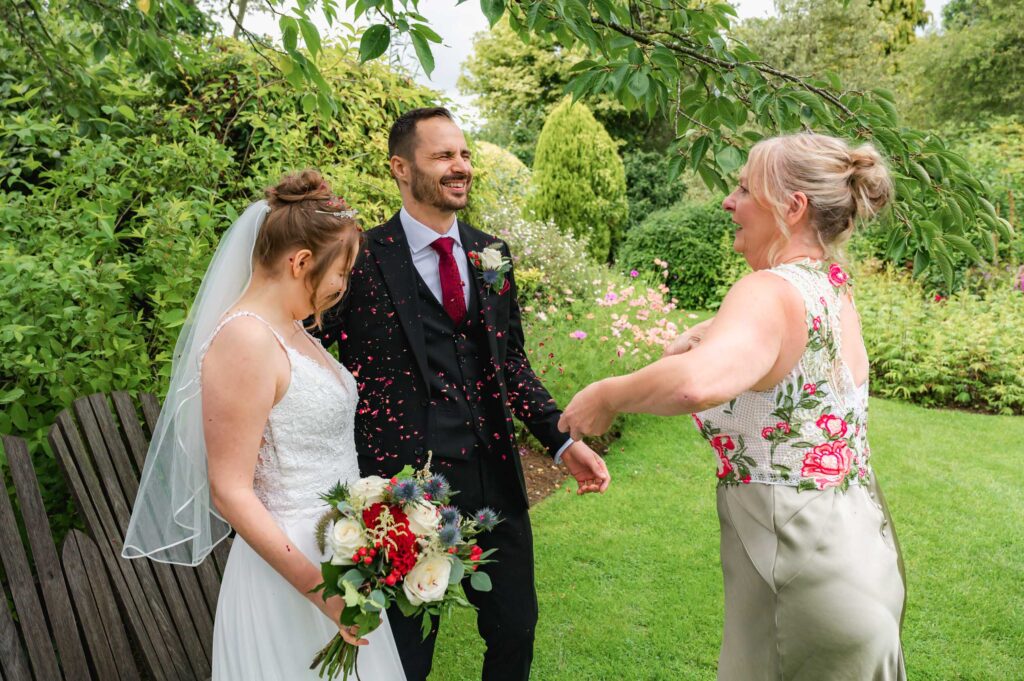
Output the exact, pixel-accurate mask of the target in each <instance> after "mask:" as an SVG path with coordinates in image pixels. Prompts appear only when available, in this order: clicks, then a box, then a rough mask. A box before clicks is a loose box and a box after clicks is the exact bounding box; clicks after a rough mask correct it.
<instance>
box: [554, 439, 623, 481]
mask: <svg viewBox="0 0 1024 681" xmlns="http://www.w3.org/2000/svg"><path fill="white" fill-rule="evenodd" d="M562 463H564V464H565V467H566V468H567V469H569V474H570V475H572V477H574V478H576V484H577V490H576V494H588V493H591V492H599V493H603V492H604V491H605V490H606V489H608V483H610V482H611V481H612V476H611V474H610V473H609V472H608V467H607V466H605V465H604V460H603V459H602V458H601V457H600V456H598V454H597V452H595V451H594V450H593V449H591V448H590V447H588V446H587V445H586V444H585V443H583V442H573V443H572V444H571V445H569V447H568V448H567V449H566V450H565V451H564V452H562Z"/></svg>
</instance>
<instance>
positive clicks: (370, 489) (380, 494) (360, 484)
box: [348, 475, 390, 508]
mask: <svg viewBox="0 0 1024 681" xmlns="http://www.w3.org/2000/svg"><path fill="white" fill-rule="evenodd" d="M389 482H390V481H389V480H386V479H384V478H382V477H380V476H378V475H369V476H367V477H365V478H360V479H359V480H356V482H355V484H353V485H352V487H351V488H350V489H349V491H348V502H349V503H350V504H352V506H353V507H354V508H366V507H367V506H370V505H371V504H376V503H377V502H379V501H383V500H384V490H385V489H386V488H387V486H388V484H389Z"/></svg>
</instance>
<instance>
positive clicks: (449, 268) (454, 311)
mask: <svg viewBox="0 0 1024 681" xmlns="http://www.w3.org/2000/svg"><path fill="white" fill-rule="evenodd" d="M454 245H455V239H453V238H451V237H450V236H443V237H441V238H440V239H436V240H434V242H433V243H431V244H430V247H431V248H433V249H434V250H435V251H437V254H438V255H439V256H441V260H440V261H439V262H438V263H437V272H438V274H440V275H441V301H442V303H443V304H444V311H445V312H447V313H448V316H449V317H451V318H452V321H453V322H455V326H458V325H459V324H461V323H462V320H463V319H465V318H466V296H465V294H464V293H463V291H462V276H461V275H460V274H459V266H458V265H457V264H456V263H455V258H454V257H452V247H453V246H454Z"/></svg>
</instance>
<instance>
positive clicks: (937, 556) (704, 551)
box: [431, 362, 1024, 681]
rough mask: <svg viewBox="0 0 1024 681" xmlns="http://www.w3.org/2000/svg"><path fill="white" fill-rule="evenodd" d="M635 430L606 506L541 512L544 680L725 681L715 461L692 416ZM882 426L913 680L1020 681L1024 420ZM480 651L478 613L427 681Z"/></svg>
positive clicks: (471, 662)
mask: <svg viewBox="0 0 1024 681" xmlns="http://www.w3.org/2000/svg"><path fill="white" fill-rule="evenodd" d="M574 364H576V362H574ZM624 425H625V427H624V435H623V438H622V439H621V440H620V441H619V442H618V443H616V444H615V446H614V447H613V449H612V451H611V454H610V456H609V459H608V463H609V467H610V469H611V472H612V475H613V486H612V487H611V489H610V490H609V492H608V493H607V494H606V495H605V496H604V497H584V498H578V497H576V495H575V494H570V493H568V492H567V491H560V492H557V493H556V494H555V495H554V496H553V497H551V498H549V499H548V500H546V501H544V502H542V503H541V504H540V505H539V506H537V507H536V508H535V509H534V511H533V522H534V532H535V536H536V562H537V588H538V594H539V599H540V611H541V617H540V622H539V625H538V631H537V644H536V656H535V660H534V666H533V675H532V678H533V679H536V680H537V681H548V680H561V679H572V680H577V679H579V680H582V679H594V680H597V679H616V680H619V679H622V680H632V679H636V680H651V681H653V680H665V681H669V680H672V681H679V680H689V679H695V680H696V679H714V678H715V668H716V660H717V656H718V647H719V645H720V641H721V638H720V637H721V620H722V587H721V574H720V567H719V559H718V522H717V518H716V515H715V506H714V498H715V489H714V488H715V485H714V477H713V474H712V471H713V467H714V466H713V461H712V457H711V453H710V450H709V449H708V448H707V445H706V444H704V443H703V442H701V441H700V440H699V439H698V437H697V434H696V432H695V431H694V429H693V427H692V426H691V425H690V423H689V420H688V419H685V418H674V419H662V418H656V417H646V416H641V417H632V418H630V419H629V420H627V421H626V422H625V424H624ZM870 428H871V442H872V448H873V451H874V455H873V456H874V461H875V465H876V469H877V470H878V472H879V475H880V480H881V482H882V485H883V488H884V489H885V491H886V493H887V496H888V498H889V504H890V507H891V509H892V512H893V516H894V521H895V523H896V528H897V530H898V532H899V536H900V540H901V542H902V544H903V554H904V558H905V560H906V566H907V576H908V582H909V594H910V600H909V605H908V611H907V615H906V621H905V627H904V647H905V652H906V657H907V668H908V673H909V676H910V678H911V679H914V680H916V679H920V680H933V679H934V680H940V679H941V680H943V681H945V680H951V679H972V680H973V679H979V680H980V679H993V680H996V679H998V680H1004V679H1021V678H1024V562H1022V556H1024V524H1022V522H1021V520H1022V518H1024V492H1022V491H1021V485H1020V476H1019V472H1020V470H1021V465H1020V461H1021V449H1022V445H1021V444H1020V443H1022V442H1024V418H1020V417H997V416H987V415H978V414H966V413H958V412H945V411H930V410H926V409H922V408H920V407H915V406H911V405H906V404H902V403H898V402H891V401H884V400H874V401H873V402H872V413H871V421H870ZM851 567H852V566H851ZM482 651H483V644H482V642H481V641H480V639H479V638H478V636H477V635H476V630H475V626H474V621H473V615H472V614H469V613H466V614H460V616H458V617H456V618H455V619H453V620H452V621H450V622H447V623H446V624H445V626H444V627H443V629H442V634H441V638H440V642H439V649H438V654H437V657H436V659H435V665H434V668H435V670H436V671H435V672H434V674H433V675H432V677H431V678H432V679H434V680H435V681H466V680H467V679H474V678H479V672H480V661H481V657H482Z"/></svg>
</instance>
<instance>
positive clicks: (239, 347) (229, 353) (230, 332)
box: [203, 316, 288, 381]
mask: <svg viewBox="0 0 1024 681" xmlns="http://www.w3.org/2000/svg"><path fill="white" fill-rule="evenodd" d="M287 367H288V358H287V356H286V355H285V353H284V350H283V348H282V347H281V344H280V342H279V341H278V340H277V338H276V337H275V335H274V332H273V331H271V329H270V327H269V326H267V324H266V323H265V322H263V321H261V320H259V319H256V318H255V317H249V316H240V317H236V318H234V319H231V320H230V321H229V322H227V323H226V324H224V325H223V326H222V327H221V328H220V330H219V331H218V332H217V334H216V335H215V336H214V337H213V339H212V340H211V341H210V347H209V349H208V350H207V352H206V355H205V356H204V358H203V377H204V380H205V379H206V378H207V377H208V376H213V375H216V376H218V377H221V376H224V377H233V378H234V379H235V380H242V381H244V380H246V377H247V376H251V380H256V379H258V378H260V377H264V378H266V377H273V376H274V375H275V374H276V373H277V372H274V371H270V372H268V371H267V369H269V368H274V369H281V368H284V369H285V370H287Z"/></svg>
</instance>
